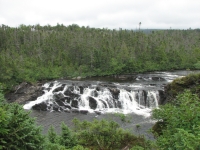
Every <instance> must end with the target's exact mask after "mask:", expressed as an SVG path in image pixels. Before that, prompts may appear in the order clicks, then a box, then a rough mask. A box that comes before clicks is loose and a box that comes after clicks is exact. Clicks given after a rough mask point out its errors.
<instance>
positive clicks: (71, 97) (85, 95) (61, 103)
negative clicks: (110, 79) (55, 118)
mask: <svg viewBox="0 0 200 150" xmlns="http://www.w3.org/2000/svg"><path fill="white" fill-rule="evenodd" d="M43 88H44V95H42V96H41V97H38V98H37V100H35V101H31V102H29V103H27V104H25V105H24V109H38V110H46V111H53V110H54V111H65V112H80V111H82V112H85V113H87V112H90V113H92V112H96V113H106V112H120V113H130V112H134V113H136V114H140V115H144V116H149V115H150V112H151V109H152V108H156V107H158V101H159V93H158V91H152V90H138V89H137V90H136V89H135V88H129V89H125V88H124V87H122V86H117V84H108V85H106V84H102V83H100V84H94V83H92V84H83V85H81V82H78V83H77V82H68V81H65V82H64V83H63V81H54V82H50V83H46V84H44V85H43Z"/></svg>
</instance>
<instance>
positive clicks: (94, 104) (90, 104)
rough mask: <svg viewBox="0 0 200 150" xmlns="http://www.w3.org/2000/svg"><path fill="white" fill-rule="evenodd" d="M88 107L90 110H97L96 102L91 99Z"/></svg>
mask: <svg viewBox="0 0 200 150" xmlns="http://www.w3.org/2000/svg"><path fill="white" fill-rule="evenodd" d="M89 106H90V108H91V109H96V108H97V101H96V100H95V99H94V98H93V97H89Z"/></svg>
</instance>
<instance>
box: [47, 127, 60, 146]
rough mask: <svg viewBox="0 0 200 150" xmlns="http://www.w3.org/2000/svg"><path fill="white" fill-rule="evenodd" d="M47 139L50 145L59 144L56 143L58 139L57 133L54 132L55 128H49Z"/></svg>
mask: <svg viewBox="0 0 200 150" xmlns="http://www.w3.org/2000/svg"><path fill="white" fill-rule="evenodd" d="M47 138H48V141H49V142H50V143H54V144H56V143H59V141H58V140H59V137H58V135H57V133H56V132H55V128H54V127H53V126H50V128H49V130H48V134H47Z"/></svg>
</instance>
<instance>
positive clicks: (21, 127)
mask: <svg viewBox="0 0 200 150" xmlns="http://www.w3.org/2000/svg"><path fill="white" fill-rule="evenodd" d="M0 149H7V150H35V149H37V150H40V149H44V136H42V134H41V128H40V127H38V126H36V124H35V120H34V119H33V118H30V117H29V113H28V112H25V111H24V109H23V108H22V107H21V106H20V105H18V104H14V103H13V104H7V103H6V102H5V100H4V98H3V94H2V92H1V91H0Z"/></svg>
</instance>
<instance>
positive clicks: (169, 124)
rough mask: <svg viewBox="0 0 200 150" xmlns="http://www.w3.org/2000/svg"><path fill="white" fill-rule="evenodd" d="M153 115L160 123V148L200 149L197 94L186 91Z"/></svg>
mask: <svg viewBox="0 0 200 150" xmlns="http://www.w3.org/2000/svg"><path fill="white" fill-rule="evenodd" d="M153 117H154V118H155V119H157V120H158V122H159V124H160V126H157V127H159V128H160V129H159V130H160V131H159V133H158V137H157V141H156V143H157V145H158V147H160V149H171V150H183V149H187V150H197V149H200V98H199V97H198V96H197V95H196V94H192V93H191V92H190V91H188V90H187V91H185V92H184V93H182V94H180V95H178V96H177V98H176V99H175V100H174V101H173V103H170V104H166V105H164V106H162V107H161V108H160V109H156V110H154V112H153ZM154 129H155V131H156V130H157V129H156V128H155V126H154Z"/></svg>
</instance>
